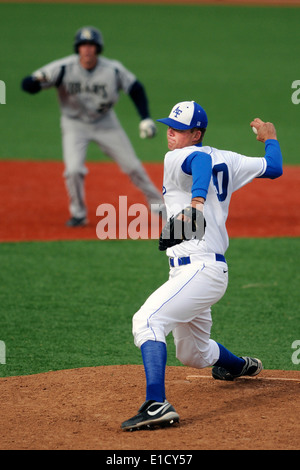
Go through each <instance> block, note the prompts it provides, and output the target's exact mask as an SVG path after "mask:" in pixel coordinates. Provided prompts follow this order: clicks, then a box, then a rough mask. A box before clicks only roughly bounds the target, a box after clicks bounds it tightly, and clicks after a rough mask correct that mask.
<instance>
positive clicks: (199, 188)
mask: <svg viewBox="0 0 300 470" xmlns="http://www.w3.org/2000/svg"><path fill="white" fill-rule="evenodd" d="M181 169H182V171H183V172H184V173H186V174H187V175H191V176H192V178H193V184H192V198H194V197H203V198H204V199H206V196H207V192H208V186H209V183H210V180H211V172H212V160H211V156H210V155H208V154H207V153H204V152H193V153H191V154H190V155H188V157H187V158H186V159H185V160H184V162H183V163H182V165H181Z"/></svg>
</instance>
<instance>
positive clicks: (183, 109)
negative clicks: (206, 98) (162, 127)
mask: <svg viewBox="0 0 300 470" xmlns="http://www.w3.org/2000/svg"><path fill="white" fill-rule="evenodd" d="M157 121H158V122H162V123H163V124H166V125H167V126H169V127H172V128H173V129H178V130H187V129H193V128H194V127H202V128H205V129H206V127H207V123H208V121H207V115H206V112H205V111H204V109H203V108H202V107H201V106H200V104H198V103H196V102H195V101H182V102H181V103H177V104H175V106H174V107H173V108H172V110H171V112H170V114H169V117H167V118H164V119H157Z"/></svg>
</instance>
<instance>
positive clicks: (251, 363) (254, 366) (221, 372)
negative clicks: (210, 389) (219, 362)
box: [211, 357, 263, 380]
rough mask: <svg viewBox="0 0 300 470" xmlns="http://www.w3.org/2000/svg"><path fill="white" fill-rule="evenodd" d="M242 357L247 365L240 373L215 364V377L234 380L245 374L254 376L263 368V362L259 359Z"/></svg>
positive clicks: (213, 370) (213, 369) (213, 374)
mask: <svg viewBox="0 0 300 470" xmlns="http://www.w3.org/2000/svg"><path fill="white" fill-rule="evenodd" d="M242 359H244V361H245V365H244V367H243V369H242V371H241V372H240V374H237V375H234V374H231V373H230V372H229V371H228V370H227V369H224V367H219V366H215V367H213V368H212V371H211V372H212V376H213V378H214V379H216V380H234V379H236V378H237V377H242V376H243V375H249V376H251V377H254V376H255V375H258V374H259V373H260V372H261V371H262V370H263V365H262V362H261V361H260V360H259V359H256V358H253V357H242Z"/></svg>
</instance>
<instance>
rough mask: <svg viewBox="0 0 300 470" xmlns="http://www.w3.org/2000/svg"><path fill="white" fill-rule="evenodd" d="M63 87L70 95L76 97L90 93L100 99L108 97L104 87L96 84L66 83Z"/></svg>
mask: <svg viewBox="0 0 300 470" xmlns="http://www.w3.org/2000/svg"><path fill="white" fill-rule="evenodd" d="M65 87H66V90H67V92H68V93H69V94H70V95H78V94H79V93H92V94H94V95H99V96H101V97H102V98H107V97H108V93H107V89H106V85H99V84H97V83H93V84H88V83H81V82H67V83H65Z"/></svg>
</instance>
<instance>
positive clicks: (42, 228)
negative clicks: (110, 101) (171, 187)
mask: <svg viewBox="0 0 300 470" xmlns="http://www.w3.org/2000/svg"><path fill="white" fill-rule="evenodd" d="M112 165H114V164H112V163H109V162H108V163H101V164H100V163H89V164H88V169H89V174H88V176H87V178H86V199H87V205H88V208H89V221H90V222H89V225H88V226H87V227H85V228H76V229H72V228H67V227H65V222H66V220H67V219H68V217H69V213H68V207H67V206H68V201H67V194H66V190H65V186H64V181H63V176H62V175H63V165H62V163H60V162H28V161H26V162H23V161H19V162H17V161H0V200H1V201H5V202H4V203H3V204H1V205H0V220H1V221H2V222H1V224H0V242H5V241H7V242H13V241H15V242H17V241H31V240H74V239H86V240H87V239H97V234H96V227H97V224H98V223H99V221H100V220H101V217H99V216H97V215H96V209H97V207H98V206H99V205H100V204H103V203H106V204H111V205H112V206H113V207H115V208H116V211H117V220H118V207H119V195H124V196H126V197H127V206H128V207H130V206H131V205H132V204H135V203H145V199H144V197H143V195H142V194H141V193H140V192H139V191H138V190H137V189H136V188H135V187H134V186H133V185H132V184H131V182H130V181H129V178H128V177H127V176H126V175H124V174H123V173H121V172H120V170H119V169H118V167H116V166H114V168H113V167H112ZM145 167H146V169H147V171H148V173H149V175H150V177H151V178H152V180H153V181H154V183H155V184H156V186H157V187H158V188H161V187H162V172H163V167H162V165H161V164H159V163H152V164H147V165H145ZM112 170H113V172H114V178H113V179H112V177H111V174H112ZM299 187H300V167H296V166H290V167H289V166H287V167H284V174H283V176H282V177H281V178H279V179H278V180H276V181H275V182H274V181H272V180H260V179H257V180H255V181H253V182H252V183H251V184H250V185H247V186H245V187H244V188H242V189H241V190H239V191H238V192H237V193H235V194H234V195H233V198H232V202H231V208H230V213H229V219H228V223H227V228H228V232H229V236H230V237H265V236H267V237H273V236H274V237H278V236H279V237H281V236H295V237H297V236H299V235H300V213H299V202H300V201H299V198H300V196H299ZM116 188H121V190H119V191H116ZM132 219H133V217H132V218H130V217H128V223H130V220H132ZM148 235H149V234H148V231H147V232H146V233H145V232H143V231H141V237H146V238H147V237H148ZM117 238H118V231H117Z"/></svg>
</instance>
